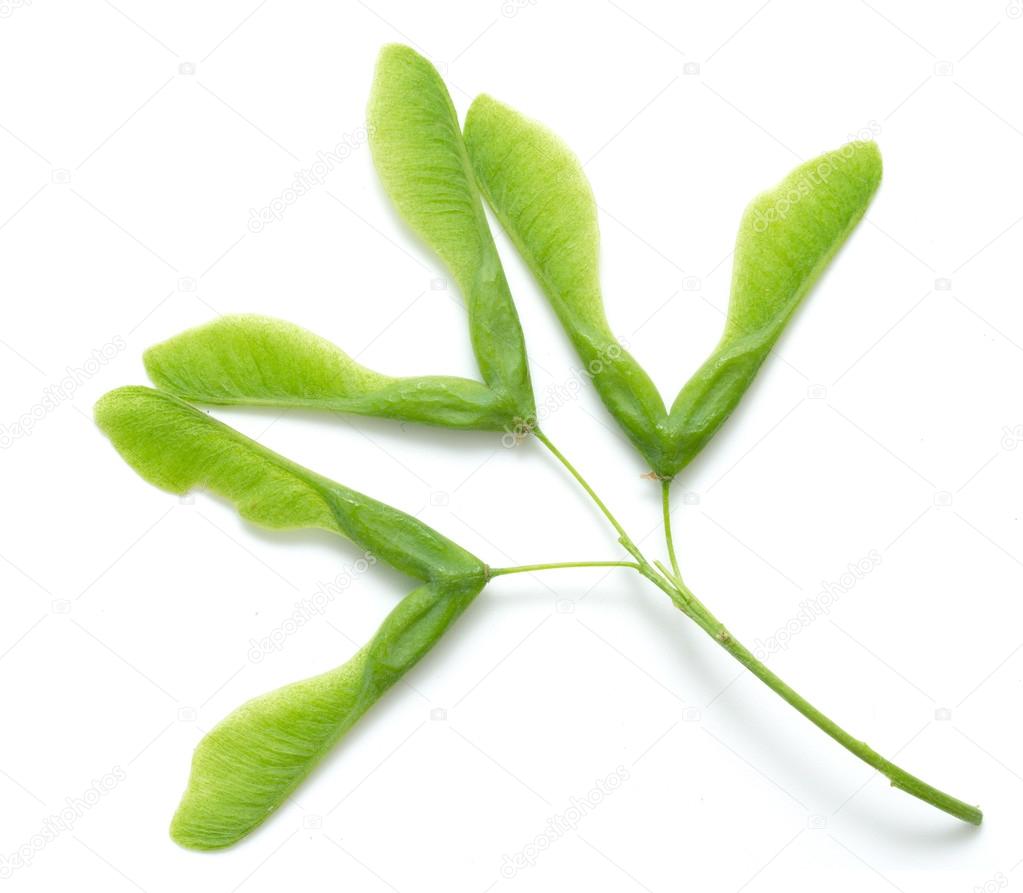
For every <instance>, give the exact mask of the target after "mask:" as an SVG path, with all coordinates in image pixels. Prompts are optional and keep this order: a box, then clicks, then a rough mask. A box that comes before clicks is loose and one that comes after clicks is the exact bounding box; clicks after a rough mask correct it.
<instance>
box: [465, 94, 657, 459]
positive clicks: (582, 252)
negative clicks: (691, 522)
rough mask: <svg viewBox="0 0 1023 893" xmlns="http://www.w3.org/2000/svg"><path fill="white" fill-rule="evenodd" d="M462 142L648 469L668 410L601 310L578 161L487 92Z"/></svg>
mask: <svg viewBox="0 0 1023 893" xmlns="http://www.w3.org/2000/svg"><path fill="white" fill-rule="evenodd" d="M465 143H466V147H467V149H468V152H469V157H470V159H471V161H472V165H473V169H474V171H475V174H476V178H477V180H478V181H479V184H480V187H481V188H482V190H483V194H484V195H485V196H486V198H487V201H488V202H489V204H490V206H491V207H492V208H493V209H494V213H495V214H496V215H497V217H498V219H499V220H500V221H501V225H502V226H503V227H504V229H505V231H506V232H507V233H508V235H509V237H510V238H511V240H512V241H513V242H514V243H515V246H516V247H517V248H518V250H519V252H520V253H521V254H522V257H523V258H524V260H525V261H526V263H527V264H528V265H529V267H530V269H531V270H532V271H533V275H534V276H535V277H536V278H537V280H538V282H539V283H540V285H541V287H542V288H543V291H544V293H545V294H546V295H547V298H548V300H549V301H550V302H551V305H552V306H553V308H554V310H555V312H556V313H557V315H558V318H559V319H560V320H561V324H562V326H563V327H564V328H565V331H566V332H567V333H568V335H569V337H570V338H571V340H572V344H573V345H574V347H575V349H576V352H577V353H578V354H579V357H580V359H582V361H583V363H584V364H585V365H586V368H587V370H588V371H589V373H590V375H591V377H592V378H593V383H594V386H595V387H596V389H597V392H598V393H599V394H600V396H601V399H602V400H603V401H604V405H605V406H606V407H607V408H608V410H609V411H610V413H611V414H612V415H613V416H614V417H615V419H616V420H617V421H618V423H619V424H620V425H621V426H622V428H623V429H624V431H625V432H626V434H627V435H628V436H629V438H630V439H631V440H632V442H633V443H634V444H635V445H636V447H637V448H638V449H639V450H640V452H641V453H642V454H643V456H644V457H645V458H646V459H647V461H649V462H650V463H651V464H652V465H653V466H654V468H655V470H656V469H657V468H658V467H659V466H660V465H661V464H662V462H663V456H664V452H665V450H666V449H668V445H667V443H666V437H667V430H666V421H667V413H666V411H665V407H664V401H663V400H662V399H661V396H660V394H659V393H658V392H657V388H656V387H655V386H654V383H653V382H652V381H651V380H650V377H649V376H648V375H647V374H646V372H644V371H643V369H642V367H641V366H640V365H639V363H637V362H636V360H635V359H633V358H632V356H630V355H629V353H628V351H626V350H625V348H624V347H622V345H621V344H620V343H619V341H618V339H617V338H616V337H615V335H614V333H613V332H612V331H611V327H610V325H609V323H608V320H607V316H606V315H605V313H604V302H603V298H602V296H601V291H600V273H599V250H600V233H599V230H598V227H597V206H596V203H595V202H594V199H593V193H592V192H591V190H590V184H589V182H587V180H586V176H585V174H584V173H583V170H582V166H581V165H580V164H579V160H578V159H577V158H576V157H575V155H573V154H572V152H571V150H570V149H569V148H568V147H567V146H565V144H564V143H562V142H561V140H560V139H558V137H556V136H555V135H554V134H553V133H552V132H551V131H549V130H548V129H547V128H546V127H544V126H542V125H541V124H538V123H537V122H535V121H531V120H529V119H528V118H525V117H523V116H522V115H520V114H519V113H518V112H516V111H514V110H513V109H511V108H509V107H508V106H506V105H503V104H501V103H500V102H497V101H496V100H494V99H491V98H490V97H489V96H480V97H478V98H477V99H476V100H475V101H474V102H473V104H472V106H471V107H470V109H469V114H468V115H467V116H466V120H465Z"/></svg>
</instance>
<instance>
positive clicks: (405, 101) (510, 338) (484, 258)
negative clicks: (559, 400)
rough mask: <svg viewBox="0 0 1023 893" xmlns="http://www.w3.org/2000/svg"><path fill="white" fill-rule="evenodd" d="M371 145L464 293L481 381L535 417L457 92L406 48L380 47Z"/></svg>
mask: <svg viewBox="0 0 1023 893" xmlns="http://www.w3.org/2000/svg"><path fill="white" fill-rule="evenodd" d="M368 120H369V131H370V148H371V150H372V153H373V161H374V164H375V165H376V168H377V172H378V173H379V175H380V179H381V181H382V182H383V185H384V188H385V189H386V190H387V192H388V194H389V195H390V197H391V199H392V201H393V202H394V204H395V206H396V207H397V209H398V212H399V213H400V214H401V216H402V217H403V218H404V219H405V221H406V222H407V223H408V224H409V226H411V227H412V229H413V230H415V231H416V233H418V234H419V236H420V237H421V238H422V239H423V240H424V241H425V242H426V243H427V244H428V245H429V246H430V247H431V248H432V249H433V250H434V251H435V252H436V253H437V254H438V255H439V256H440V258H441V260H442V261H443V262H444V263H445V265H446V266H447V267H448V269H449V270H450V271H451V274H452V276H453V277H454V279H455V281H456V282H457V283H458V286H459V288H460V289H461V291H462V294H463V295H464V296H465V300H466V305H467V308H468V312H469V330H470V337H471V339H472V344H473V350H474V351H475V354H476V360H477V362H478V364H479V367H480V372H481V373H482V375H483V380H484V381H485V382H486V383H487V384H488V385H489V386H490V387H491V388H493V389H494V390H495V391H497V392H498V393H499V394H500V395H501V396H502V398H503V399H504V400H505V401H506V402H507V403H508V405H509V406H510V407H511V408H512V409H513V410H514V413H515V414H516V415H518V416H520V417H522V418H523V419H530V418H532V417H533V415H534V414H535V407H534V404H533V391H532V386H531V384H530V380H529V367H528V364H527V360H526V349H525V342H524V340H523V337H522V329H521V326H520V325H519V318H518V313H517V312H516V310H515V305H514V303H513V302H512V298H511V294H510V292H509V290H508V283H507V281H506V280H505V276H504V271H503V269H502V267H501V262H500V259H499V258H498V256H497V250H496V248H495V247H494V241H493V237H492V236H491V233H490V228H489V226H488V225H487V220H486V215H485V214H484V211H483V205H482V203H481V201H480V197H479V193H478V191H477V188H476V183H475V178H474V177H473V175H472V169H471V167H470V165H469V159H468V156H467V155H466V151H465V145H464V144H463V142H462V133H461V130H460V128H459V126H458V118H457V116H456V114H455V108H454V106H453V105H452V102H451V97H450V96H449V95H448V91H447V89H446V88H445V86H444V82H443V81H442V80H441V77H440V75H439V74H438V73H437V70H436V69H435V68H434V67H433V66H432V65H431V64H430V63H429V62H428V61H427V60H426V59H424V58H423V57H422V56H420V55H419V54H418V53H416V52H415V51H413V50H411V49H409V48H408V47H404V46H398V45H392V46H388V47H385V48H384V49H383V50H382V52H381V53H380V59H379V61H378V63H377V70H376V77H375V79H374V83H373V92H372V95H371V97H370V103H369V109H368Z"/></svg>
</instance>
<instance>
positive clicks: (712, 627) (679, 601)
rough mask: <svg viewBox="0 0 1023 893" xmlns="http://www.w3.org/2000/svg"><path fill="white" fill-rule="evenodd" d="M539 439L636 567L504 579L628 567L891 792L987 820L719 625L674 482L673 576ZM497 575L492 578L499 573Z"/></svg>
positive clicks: (664, 496)
mask: <svg viewBox="0 0 1023 893" xmlns="http://www.w3.org/2000/svg"><path fill="white" fill-rule="evenodd" d="M534 433H535V434H536V437H537V439H538V440H539V441H540V442H541V443H542V444H543V445H544V446H545V447H546V448H547V449H548V450H549V451H550V452H551V453H552V454H553V456H554V457H555V458H556V459H557V460H558V461H559V462H560V463H561V464H562V465H563V466H564V467H565V468H566V469H567V470H568V471H569V473H570V474H571V475H572V477H574V478H575V479H576V481H577V482H578V483H579V485H580V486H581V487H582V488H583V489H584V490H585V491H586V492H587V493H588V494H589V496H590V498H591V499H592V500H593V501H594V503H595V504H596V505H597V507H598V508H599V509H600V511H601V513H602V514H603V515H604V517H605V518H607V520H608V521H609V522H610V523H611V526H612V527H613V528H614V529H615V531H616V532H617V533H618V540H619V542H620V543H621V544H622V545H623V546H624V547H625V549H626V550H627V551H628V552H629V554H631V555H632V556H633V557H634V558H635V559H636V561H635V562H594V563H582V564H575V563H570V564H561V565H528V566H526V567H525V568H521V569H517V568H511V569H505V570H504V572H506V573H514V572H516V571H517V570H541V569H545V568H547V567H573V566H626V567H632V568H633V569H634V570H635V571H637V572H638V573H640V574H642V575H643V576H644V577H646V578H647V579H648V580H650V582H652V583H653V584H654V585H655V586H657V587H658V588H659V589H661V591H663V592H664V593H665V594H666V595H667V596H668V597H669V598H670V599H671V600H672V602H673V603H674V604H675V606H676V607H677V608H678V609H679V610H680V611H681V612H682V613H683V614H685V615H686V616H687V617H689V618H690V619H691V620H692V621H693V622H694V623H696V625H697V626H699V627H700V629H702V630H703V631H704V632H705V633H707V635H708V636H710V637H711V638H712V639H713V640H714V641H715V642H717V644H718V645H720V646H721V647H722V648H724V649H725V651H727V652H728V653H729V654H730V655H731V656H732V657H734V658H735V659H736V660H737V661H738V662H739V663H740V664H742V665H743V666H744V667H745V668H746V669H747V670H749V671H750V672H751V673H752V674H753V675H754V676H756V677H757V679H759V680H760V681H761V682H763V683H764V684H765V685H766V686H767V687H768V688H770V689H771V690H772V691H773V692H775V694H777V695H778V696H779V697H781V698H782V699H783V700H784V701H786V702H787V703H789V704H791V705H792V706H793V707H794V708H795V709H796V710H798V711H799V712H800V713H801V714H802V715H803V716H805V717H806V718H807V719H808V720H810V722H812V723H813V724H814V725H815V726H817V728H819V729H820V730H821V731H823V732H824V733H825V734H827V735H829V736H830V737H831V738H833V739H834V740H835V741H837V742H838V743H839V744H841V745H842V747H844V748H845V749H846V750H848V751H849V752H850V753H852V754H855V755H856V756H857V757H859V758H860V759H861V760H863V762H864V763H866V764H867V765H868V766H871V767H872V768H874V769H876V770H877V771H878V772H880V773H881V774H882V775H884V776H885V777H886V778H888V780H889V781H890V782H891V783H892V786H893V787H896V788H898V789H899V790H902V791H905V792H906V793H907V794H912V795H913V796H914V797H917V798H919V799H920V800H923V801H924V802H925V803H929V804H931V805H932V806H935V807H937V808H938V809H941V810H944V811H945V812H947V813H948V814H949V815H953V816H955V817H956V818H957V819H961V820H962V821H964V822H969V823H970V824H972V825H979V824H980V823H981V821H982V820H983V813H982V812H981V811H980V809H979V808H978V807H976V806H971V805H970V804H968V803H964V802H963V801H962V800H959V799H957V798H955V797H952V796H951V795H949V794H946V793H945V792H944V791H940V790H938V789H937V788H935V787H933V786H931V785H929V784H927V783H926V782H925V781H923V780H921V779H919V778H917V777H916V776H915V775H912V774H910V773H909V772H907V771H906V770H905V769H902V768H901V767H899V766H896V765H895V763H893V762H891V761H890V760H887V759H885V758H884V757H882V756H881V755H880V754H879V753H877V751H875V750H873V748H871V747H870V746H869V745H868V744H867V743H866V742H864V741H860V740H859V739H858V738H854V737H853V736H852V735H850V734H849V733H848V732H846V731H845V729H843V728H842V727H841V726H839V725H838V724H837V723H836V722H834V721H833V720H831V719H830V718H829V717H827V716H825V715H824V714H823V713H821V711H820V710H818V709H817V708H816V707H814V706H813V705H812V704H811V703H810V702H809V701H807V700H806V698H804V697H803V696H802V695H800V694H799V693H798V692H797V691H795V689H793V688H791V687H790V686H789V685H788V684H787V683H785V682H784V681H783V680H782V679H781V678H780V677H779V676H778V675H777V674H775V673H774V671H772V670H770V669H769V668H768V667H767V665H766V664H765V663H764V662H763V661H761V660H759V659H758V658H757V657H756V656H755V655H754V654H753V653H752V652H751V651H750V650H749V649H748V648H747V647H746V646H745V645H743V644H742V643H741V642H739V641H738V640H737V639H736V638H735V637H734V636H733V635H732V634H731V632H729V631H728V629H727V628H726V627H725V625H724V624H723V623H721V621H720V620H718V619H717V618H716V617H715V616H714V615H713V614H712V613H711V612H710V611H709V610H708V609H707V607H706V606H705V605H704V604H703V603H702V602H701V601H700V600H699V599H698V598H697V597H696V596H695V595H694V594H693V593H692V592H691V591H690V590H689V588H688V587H687V586H686V585H685V583H684V582H683V581H682V575H681V573H680V572H679V568H678V561H677V559H676V557H675V548H674V544H673V542H672V536H671V513H670V503H669V488H670V481H662V484H661V488H662V489H661V504H662V510H663V516H664V535H665V541H666V544H667V547H668V557H669V560H670V561H671V568H672V569H671V570H668V568H666V567H665V566H664V565H663V564H662V563H661V562H659V561H655V562H654V563H653V564H651V563H650V562H649V561H648V560H647V558H646V557H645V556H644V555H643V553H642V552H640V550H639V548H638V547H637V546H636V544H635V543H634V542H633V541H632V539H631V538H630V537H629V535H628V533H626V531H625V529H624V528H623V527H622V525H621V524H620V523H619V522H618V520H617V518H615V516H614V515H613V514H612V513H611V511H610V510H609V509H608V507H607V506H606V505H605V504H604V502H603V500H601V498H600V497H599V496H598V495H597V493H596V492H595V491H594V489H593V488H592V487H591V486H590V485H589V483H587V481H586V479H585V478H583V476H582V475H581V474H580V473H579V471H577V470H576V468H575V466H573V465H572V463H571V462H569V461H568V459H567V458H565V456H564V454H563V453H562V452H561V451H560V450H558V448H557V447H555V446H554V444H553V443H551V441H550V440H549V439H548V438H547V437H546V436H545V435H544V434H542V433H541V432H540V431H539V430H536V431H534ZM500 572H501V571H500V570H498V571H493V572H492V573H495V574H496V573H500Z"/></svg>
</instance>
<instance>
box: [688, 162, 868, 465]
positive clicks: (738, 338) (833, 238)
mask: <svg viewBox="0 0 1023 893" xmlns="http://www.w3.org/2000/svg"><path fill="white" fill-rule="evenodd" d="M880 182H881V155H880V153H879V152H878V149H877V146H876V145H875V144H874V143H870V142H857V143H849V144H848V145H846V146H843V147H842V148H841V149H837V150H836V151H834V152H828V153H827V154H825V155H821V156H820V157H819V158H815V159H813V160H812V161H809V162H807V163H806V164H803V165H801V166H800V167H798V168H796V169H795V170H794V171H793V172H792V173H791V174H789V176H788V177H786V178H785V179H784V180H782V182H781V183H779V184H778V186H777V187H775V188H774V189H771V190H769V191H767V192H765V193H763V194H762V195H759V196H758V197H757V198H755V199H754V200H753V201H752V203H751V204H750V205H749V207H748V208H747V209H746V212H745V214H743V218H742V222H741V224H740V225H739V234H738V237H737V239H736V243H735V260H734V268H733V272H732V296H731V301H730V303H729V307H728V318H727V321H726V323H725V331H724V335H723V336H722V338H721V341H720V343H719V344H718V346H717V347H716V348H715V350H714V352H713V353H712V354H711V356H710V357H709V358H708V359H707V361H706V362H705V363H704V364H703V366H701V367H700V369H699V370H698V371H697V372H696V373H695V374H694V375H693V377H692V378H691V379H690V380H689V381H688V382H687V383H686V385H685V386H684V387H683V388H682V390H681V392H680V393H679V395H678V398H677V399H676V400H675V403H674V404H673V406H672V407H671V413H670V416H669V425H670V427H671V432H672V436H673V439H674V443H675V448H676V453H675V456H674V457H673V458H672V461H671V464H670V469H669V470H670V473H671V474H675V473H677V472H678V471H679V470H680V469H681V468H682V467H684V466H685V465H686V464H688V463H689V462H690V461H692V459H693V457H694V456H696V455H697V453H699V452H700V450H701V449H703V447H704V446H705V445H706V443H707V442H708V441H709V440H710V438H711V437H713V435H714V434H715V432H716V431H717V430H718V428H720V427H721V425H722V424H724V422H725V420H726V419H727V418H728V416H729V415H731V413H732V410H733V409H735V406H736V404H737V403H738V402H739V400H740V399H741V398H742V395H743V394H744V393H746V390H747V388H748V387H749V386H750V383H751V382H752V381H753V378H754V376H755V375H756V373H757V370H758V369H759V368H760V365H761V364H762V363H763V362H764V360H765V359H766V357H767V355H768V354H769V353H770V351H771V348H772V347H774V344H775V342H776V341H777V340H778V338H779V336H780V335H781V333H782V331H783V330H784V328H785V325H786V324H787V323H788V321H789V319H790V318H791V317H792V314H793V313H794V312H795V310H796V308H797V307H798V306H799V303H800V301H802V299H803V298H804V297H805V296H806V293H807V292H808V291H809V290H810V288H811V286H812V285H813V284H814V282H815V281H816V280H817V277H818V276H820V274H821V273H822V272H823V270H824V268H825V267H826V266H827V265H828V262H829V261H830V260H831V258H832V257H833V256H834V255H835V252H837V251H838V249H839V248H840V247H841V246H842V243H843V242H844V241H845V240H846V238H847V237H848V236H849V234H850V233H851V232H852V230H853V229H854V227H855V226H856V224H857V223H858V222H859V221H860V218H861V217H863V214H864V212H865V211H866V210H867V206H868V205H869V204H870V200H871V198H872V197H873V195H874V193H875V191H876V190H877V187H878V184H879V183H880Z"/></svg>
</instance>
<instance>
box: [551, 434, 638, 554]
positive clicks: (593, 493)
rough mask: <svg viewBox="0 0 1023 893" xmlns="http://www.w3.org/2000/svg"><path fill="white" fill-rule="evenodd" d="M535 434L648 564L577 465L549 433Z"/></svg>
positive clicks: (628, 546)
mask: <svg viewBox="0 0 1023 893" xmlns="http://www.w3.org/2000/svg"><path fill="white" fill-rule="evenodd" d="M533 434H534V435H535V436H536V439H537V440H539V441H540V443H542V444H543V445H544V446H545V447H547V449H548V450H549V451H550V452H551V454H552V455H553V456H554V458H555V459H557V460H558V461H559V462H560V463H561V464H562V465H564V466H565V468H566V469H568V473H569V474H571V475H572V477H574V478H575V479H576V482H577V483H578V484H579V486H580V487H582V488H583V489H584V490H585V491H586V492H587V494H589V497H590V499H592V500H593V502H594V503H595V504H596V506H597V508H599V509H600V511H601V512H602V513H603V515H604V517H605V518H607V520H608V521H609V522H610V523H611V526H612V527H613V528H614V529H615V530H616V531H617V533H618V539H619V542H621V544H622V545H623V546H625V548H626V550H628V552H629V554H631V555H633V556H634V557H635V558H636V560H637V561H639V562H640V564H646V563H647V562H646V559H645V558H643V556H642V555H641V554H640V552H639V549H638V548H637V547H636V544H635V543H634V542H633V541H632V539H631V538H630V537H629V535H628V534H627V533H626V532H625V528H624V527H622V525H621V524H620V523H618V519H617V518H616V517H615V516H614V515H613V514H611V510H610V509H609V508H608V507H607V506H606V505H604V500H602V499H601V498H600V497H599V496H598V495H597V493H596V491H595V490H594V489H593V487H591V486H590V485H589V483H588V482H587V480H586V478H584V477H583V476H582V475H581V474H580V473H579V471H578V470H577V469H576V467H575V466H574V465H573V464H572V463H571V462H569V461H568V459H567V458H565V454H564V453H562V452H561V450H559V449H558V448H557V447H556V446H555V445H554V444H553V443H551V441H550V440H549V439H548V438H547V435H545V434H544V433H543V431H541V430H540V429H539V428H534V429H533Z"/></svg>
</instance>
